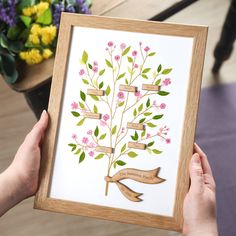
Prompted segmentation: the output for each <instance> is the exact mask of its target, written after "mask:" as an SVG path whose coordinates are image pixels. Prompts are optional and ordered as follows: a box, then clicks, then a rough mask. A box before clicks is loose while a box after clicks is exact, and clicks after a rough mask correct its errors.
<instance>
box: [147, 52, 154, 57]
mask: <svg viewBox="0 0 236 236" xmlns="http://www.w3.org/2000/svg"><path fill="white" fill-rule="evenodd" d="M155 54H156V53H155V52H151V53H149V54H148V56H149V57H152V56H154V55H155Z"/></svg>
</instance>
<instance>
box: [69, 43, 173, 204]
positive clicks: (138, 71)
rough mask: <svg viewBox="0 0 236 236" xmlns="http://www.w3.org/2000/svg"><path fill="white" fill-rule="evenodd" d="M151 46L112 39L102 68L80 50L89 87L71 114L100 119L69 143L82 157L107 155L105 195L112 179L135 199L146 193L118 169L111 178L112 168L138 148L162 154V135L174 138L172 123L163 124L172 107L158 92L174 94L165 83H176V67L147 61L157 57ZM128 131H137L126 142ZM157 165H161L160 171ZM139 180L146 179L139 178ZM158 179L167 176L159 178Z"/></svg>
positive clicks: (80, 118)
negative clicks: (118, 177) (152, 65)
mask: <svg viewBox="0 0 236 236" xmlns="http://www.w3.org/2000/svg"><path fill="white" fill-rule="evenodd" d="M150 50H151V49H150V48H149V47H148V46H145V47H143V44H142V43H141V42H140V43H139V49H138V50H132V47H131V46H126V44H125V43H122V44H120V46H119V47H116V45H115V44H114V43H113V42H112V41H109V42H108V44H107V48H106V58H105V61H104V64H105V68H101V69H99V64H98V62H97V61H93V62H91V61H90V58H89V55H88V53H87V51H85V50H84V51H83V54H82V56H81V61H80V62H81V64H82V68H81V69H80V70H79V76H80V78H81V81H82V82H83V83H84V85H85V86H86V87H87V91H82V90H80V91H79V95H80V96H79V101H73V102H72V103H71V108H72V111H71V114H72V115H73V116H74V117H75V118H76V119H77V120H78V121H77V123H76V126H77V127H82V126H83V125H84V123H85V122H86V120H87V119H94V122H95V123H96V125H95V127H94V128H92V127H91V128H90V129H88V130H87V133H86V135H84V136H82V137H81V135H80V137H78V135H77V134H76V133H74V134H72V139H73V142H71V143H69V144H68V145H69V146H70V147H71V151H72V152H73V153H74V154H75V155H78V156H79V163H81V162H83V161H84V160H85V158H86V157H87V156H90V157H94V159H95V160H99V159H102V158H107V173H106V189H105V195H108V189H109V183H110V182H116V184H117V185H118V187H119V188H120V190H121V191H122V193H123V194H124V195H125V196H126V197H127V198H129V199H130V200H132V197H131V195H132V194H133V195H134V197H133V199H136V200H137V199H138V200H137V201H139V200H140V199H139V196H140V195H141V194H138V193H136V192H134V191H132V190H130V189H128V188H127V187H126V186H124V185H122V184H121V183H120V182H119V181H118V180H114V179H115V178H116V177H114V176H115V175H114V176H113V177H114V178H113V179H112V177H111V171H112V168H113V169H116V168H117V166H120V167H121V168H123V166H125V165H126V162H127V161H126V160H127V158H136V157H137V156H138V152H137V150H142V153H143V154H142V155H144V154H145V153H146V152H148V153H149V154H153V155H159V154H161V153H162V151H161V150H159V149H158V144H157V141H158V140H163V141H165V142H166V143H167V144H169V143H170V142H171V139H170V138H168V132H169V128H168V127H167V126H164V127H159V126H158V122H159V120H160V119H162V118H163V117H164V114H163V111H164V110H165V109H166V107H167V105H166V104H165V103H159V102H158V96H161V97H163V96H168V95H169V94H170V93H169V92H168V91H165V87H167V86H169V85H170V84H171V79H170V78H168V77H166V76H167V75H168V74H169V73H171V71H172V68H163V66H162V65H161V64H159V65H157V66H156V68H150V67H148V66H147V64H148V61H150V60H154V59H153V58H155V55H156V52H150ZM155 60H156V58H155ZM108 78H109V79H108ZM137 80H138V81H140V80H142V82H143V84H142V88H139V87H138V86H136V85H135V84H136V81H137ZM98 104H102V107H103V109H102V110H99V108H98V107H99V105H98ZM126 114H131V115H130V116H129V117H132V118H130V120H129V121H127V120H125V115H126ZM117 116H118V117H119V119H117ZM129 131H131V132H132V135H130V136H129V139H130V142H128V143H127V141H126V138H127V135H128V132H129ZM157 138H158V139H157ZM104 143H105V144H106V145H105V146H104ZM107 144H109V145H107ZM126 170H127V169H126ZM129 171H130V169H129ZM157 171H159V169H158V170H156V172H155V174H157ZM130 173H131V172H130ZM145 173H146V172H145ZM133 175H134V174H133ZM136 181H140V182H143V181H141V180H140V179H138V180H137V179H136ZM163 181H164V180H163ZM159 182H162V180H161V179H159ZM159 182H158V183H159ZM134 201H135V200H134Z"/></svg>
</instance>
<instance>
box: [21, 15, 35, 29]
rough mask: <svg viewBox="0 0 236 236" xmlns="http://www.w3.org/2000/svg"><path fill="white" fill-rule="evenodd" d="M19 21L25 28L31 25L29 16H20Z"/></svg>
mask: <svg viewBox="0 0 236 236" xmlns="http://www.w3.org/2000/svg"><path fill="white" fill-rule="evenodd" d="M20 19H21V21H22V22H23V23H24V25H25V26H26V27H27V28H29V27H30V24H31V21H32V18H31V17H29V16H20Z"/></svg>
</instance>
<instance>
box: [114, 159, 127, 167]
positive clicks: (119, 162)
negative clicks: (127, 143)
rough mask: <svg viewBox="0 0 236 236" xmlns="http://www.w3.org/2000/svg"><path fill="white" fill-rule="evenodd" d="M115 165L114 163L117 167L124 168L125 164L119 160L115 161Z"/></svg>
mask: <svg viewBox="0 0 236 236" xmlns="http://www.w3.org/2000/svg"><path fill="white" fill-rule="evenodd" d="M115 163H116V164H117V165H119V166H124V165H126V163H125V162H124V161H121V160H119V161H116V162H115Z"/></svg>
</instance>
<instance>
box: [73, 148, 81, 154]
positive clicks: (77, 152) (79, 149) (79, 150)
mask: <svg viewBox="0 0 236 236" xmlns="http://www.w3.org/2000/svg"><path fill="white" fill-rule="evenodd" d="M81 150H82V149H81V148H78V150H77V151H76V152H75V153H74V154H75V155H79V154H80V152H81Z"/></svg>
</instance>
